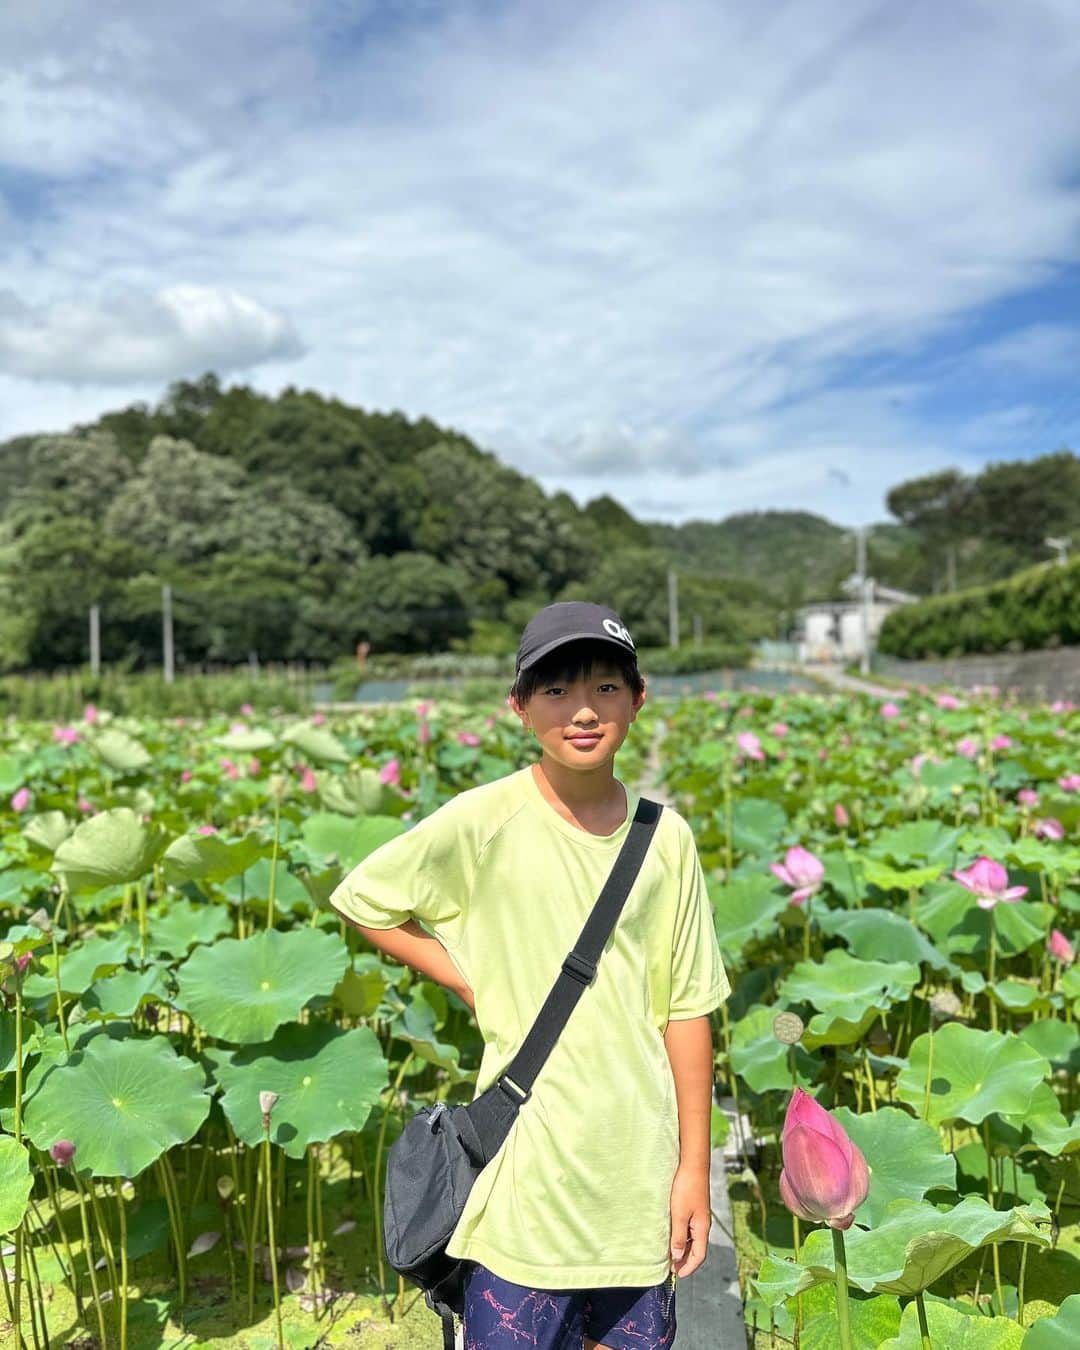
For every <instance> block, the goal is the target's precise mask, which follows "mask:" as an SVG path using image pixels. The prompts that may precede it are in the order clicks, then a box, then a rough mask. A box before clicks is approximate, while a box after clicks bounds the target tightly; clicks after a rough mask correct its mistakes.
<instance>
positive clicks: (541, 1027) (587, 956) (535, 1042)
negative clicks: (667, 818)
mask: <svg viewBox="0 0 1080 1350" xmlns="http://www.w3.org/2000/svg"><path fill="white" fill-rule="evenodd" d="M663 809H664V808H663V806H662V805H661V803H660V802H654V801H652V800H650V799H649V798H648V797H641V798H640V799H639V800H638V804H637V810H636V811H635V812H634V819H633V820H632V821H631V823H630V829H629V831H628V832H627V835H626V838H625V839H624V840H623V844H622V847H621V848H620V849H619V854H618V857H617V858H616V859H615V862H614V864H613V866H612V868H611V872H610V873H609V875H608V879H607V881H605V882H604V886H603V889H602V890H601V892H600V895H599V898H598V899H597V901H596V904H595V905H594V906H593V910H592V913H591V914H590V915H589V917H588V919H586V921H585V927H584V928H583V929H582V930H581V933H580V934H579V936H578V940H577V942H576V943H575V944H574V946H573V949H572V950H571V951H570V952H569V953H568V954H567V957H566V960H565V961H564V962H563V964H562V969H561V971H560V972H559V976H558V978H557V979H556V981H555V983H554V984H553V985H552V987H551V992H550V993H549V994H548V996H547V999H546V1000H545V1002H544V1005H543V1007H542V1008H541V1009H540V1011H539V1012H538V1013H537V1015H536V1020H535V1021H534V1022H533V1024H532V1027H531V1028H530V1030H529V1034H528V1035H527V1036H526V1037H525V1039H524V1041H523V1042H522V1043H521V1048H520V1049H519V1050H518V1052H517V1054H516V1055H515V1056H514V1058H513V1059H512V1060H511V1061H510V1063H509V1065H508V1066H507V1067H506V1069H504V1070H503V1072H502V1073H501V1074H500V1076H499V1078H498V1079H497V1080H496V1081H497V1083H498V1086H499V1087H500V1088H501V1089H502V1090H503V1091H504V1092H505V1093H506V1095H507V1096H508V1097H509V1098H510V1099H511V1101H512V1102H514V1103H515V1105H517V1106H520V1105H521V1104H522V1103H523V1102H526V1101H528V1099H529V1095H530V1094H531V1092H532V1085H533V1083H534V1082H535V1081H536V1076H537V1074H538V1073H539V1072H540V1070H541V1069H542V1068H543V1066H544V1061H545V1060H546V1059H547V1057H548V1055H550V1054H551V1051H552V1049H553V1048H554V1045H555V1042H556V1041H557V1040H558V1039H559V1035H560V1033H561V1032H562V1029H563V1027H564V1026H565V1025H566V1023H567V1020H568V1018H569V1016H570V1014H571V1013H572V1012H573V1011H574V1008H575V1007H576V1006H577V1001H578V999H579V998H581V996H582V994H583V993H584V992H585V987H586V986H587V985H590V984H592V983H593V982H594V981H595V979H596V967H597V963H598V962H599V960H600V957H601V955H602V953H603V950H604V943H605V942H606V941H607V940H608V937H609V936H610V934H611V930H612V929H613V928H614V927H615V924H616V923H617V922H618V918H619V915H620V913H621V912H622V908H623V906H624V905H625V904H626V901H627V898H628V896H629V895H630V891H631V888H632V887H633V885H634V882H635V881H636V880H637V875H638V872H640V870H641V864H642V863H643V862H644V861H645V854H646V853H647V852H648V850H649V844H650V843H651V842H652V837H653V835H654V834H655V833H656V827H657V825H658V824H659V821H660V813H661V811H663Z"/></svg>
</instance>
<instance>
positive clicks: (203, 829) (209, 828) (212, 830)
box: [195, 825, 217, 834]
mask: <svg viewBox="0 0 1080 1350" xmlns="http://www.w3.org/2000/svg"><path fill="white" fill-rule="evenodd" d="M195 833H196V834H217V827H216V826H215V825H200V826H199V828H198V829H197V830H196V831H195Z"/></svg>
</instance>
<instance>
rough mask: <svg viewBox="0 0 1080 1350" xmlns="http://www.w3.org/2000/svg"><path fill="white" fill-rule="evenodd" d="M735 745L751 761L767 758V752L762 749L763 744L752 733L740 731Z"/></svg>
mask: <svg viewBox="0 0 1080 1350" xmlns="http://www.w3.org/2000/svg"><path fill="white" fill-rule="evenodd" d="M735 744H736V745H737V746H738V747H739V749H740V750H741V751H742V752H743V754H744V755H746V756H748V757H749V758H750V759H764V758H765V751H764V750H762V748H761V742H760V741H759V740H758V738H757V737H756V736H755V735H754V733H753V732H752V731H740V732H739V734H738V735H737V736H736V737H735Z"/></svg>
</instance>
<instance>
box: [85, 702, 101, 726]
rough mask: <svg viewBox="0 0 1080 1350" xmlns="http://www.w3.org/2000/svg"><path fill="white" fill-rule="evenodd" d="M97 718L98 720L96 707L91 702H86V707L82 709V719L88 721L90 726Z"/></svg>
mask: <svg viewBox="0 0 1080 1350" xmlns="http://www.w3.org/2000/svg"><path fill="white" fill-rule="evenodd" d="M97 720H98V710H97V708H95V707H94V705H93V704H92V703H88V704H87V705H86V707H85V708H84V709H83V721H84V722H87V723H89V725H90V726H93V725H94V723H95V722H96V721H97Z"/></svg>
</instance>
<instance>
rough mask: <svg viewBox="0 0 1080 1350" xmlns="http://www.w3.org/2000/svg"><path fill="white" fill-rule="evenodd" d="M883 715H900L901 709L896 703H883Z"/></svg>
mask: <svg viewBox="0 0 1080 1350" xmlns="http://www.w3.org/2000/svg"><path fill="white" fill-rule="evenodd" d="M881 715H882V717H899V716H900V709H899V708H898V707H897V705H896V704H895V703H883V704H882V705H881Z"/></svg>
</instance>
